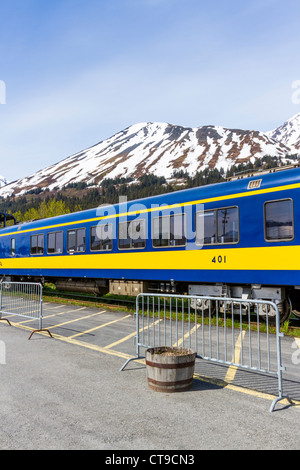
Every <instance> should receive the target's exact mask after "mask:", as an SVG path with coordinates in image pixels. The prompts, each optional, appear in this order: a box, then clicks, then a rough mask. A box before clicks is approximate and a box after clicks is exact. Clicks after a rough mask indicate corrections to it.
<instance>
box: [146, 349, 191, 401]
mask: <svg viewBox="0 0 300 470" xmlns="http://www.w3.org/2000/svg"><path fill="white" fill-rule="evenodd" d="M195 359H196V353H195V352H193V351H192V350H190V349H183V348H172V347H167V346H162V347H157V348H150V349H147V351H146V368H147V380H148V386H149V387H150V388H151V389H152V390H155V391H157V392H167V393H173V392H183V391H186V390H189V389H190V388H191V386H192V381H193V375H194V369H195Z"/></svg>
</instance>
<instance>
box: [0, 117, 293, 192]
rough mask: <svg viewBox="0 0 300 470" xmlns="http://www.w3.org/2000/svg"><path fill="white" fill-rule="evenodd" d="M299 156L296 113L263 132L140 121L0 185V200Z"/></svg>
mask: <svg viewBox="0 0 300 470" xmlns="http://www.w3.org/2000/svg"><path fill="white" fill-rule="evenodd" d="M295 153H297V154H299V155H300V113H299V114H298V115H296V116H294V117H293V118H291V119H290V120H288V121H287V122H286V123H284V124H283V125H282V126H280V127H278V128H277V129H274V130H273V131H270V132H267V133H263V132H259V131H248V130H242V129H227V128H225V127H222V126H212V125H208V126H201V127H196V128H191V127H183V126H178V125H173V124H169V123H164V122H141V123H138V124H134V125H132V126H130V127H128V128H127V129H124V130H122V131H120V132H118V133H117V134H115V135H113V136H112V137H110V138H108V139H106V140H103V141H102V142H99V143H98V144H96V145H94V146H93V147H90V148H88V149H86V150H82V151H80V152H78V153H76V154H75V155H71V156H69V157H67V158H66V159H64V160H62V161H60V162H58V163H55V164H54V165H51V166H49V167H48V168H45V169H42V170H40V171H37V172H36V173H34V174H32V175H30V176H27V177H25V178H22V179H20V180H18V181H15V182H12V183H10V184H7V185H6V186H5V187H2V188H1V187H0V196H4V197H5V196H8V195H10V194H13V193H14V194H16V195H21V194H24V193H25V192H27V191H29V190H31V189H36V188H38V187H40V188H49V189H50V191H51V190H53V189H54V188H56V187H58V188H62V187H63V186H65V185H67V184H69V183H72V182H83V181H84V182H86V183H88V184H95V185H99V184H101V181H103V179H105V178H116V177H132V178H133V179H134V180H136V179H138V177H139V176H142V175H144V174H149V173H151V174H155V175H157V176H164V177H165V178H166V179H170V178H171V177H172V174H173V173H174V171H176V170H184V171H186V172H188V173H189V174H190V175H193V174H195V173H196V172H197V171H201V170H204V169H206V168H209V169H214V168H217V169H218V170H220V169H221V168H223V169H224V171H226V170H227V169H229V168H230V167H231V166H232V165H234V164H239V163H248V162H252V163H254V161H255V160H256V159H260V158H262V157H264V156H267V155H269V156H273V157H280V158H281V159H282V161H285V157H286V155H291V154H295Z"/></svg>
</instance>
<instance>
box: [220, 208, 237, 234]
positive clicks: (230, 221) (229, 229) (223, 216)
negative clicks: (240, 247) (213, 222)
mask: <svg viewBox="0 0 300 470" xmlns="http://www.w3.org/2000/svg"><path fill="white" fill-rule="evenodd" d="M217 214H218V220H217V233H218V243H237V242H238V240H239V230H238V224H239V220H238V208H237V207H230V208H225V209H219V210H218V211H217Z"/></svg>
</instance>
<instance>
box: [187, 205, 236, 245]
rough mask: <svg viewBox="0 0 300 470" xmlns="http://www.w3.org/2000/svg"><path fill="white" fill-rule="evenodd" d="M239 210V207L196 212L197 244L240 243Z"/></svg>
mask: <svg viewBox="0 0 300 470" xmlns="http://www.w3.org/2000/svg"><path fill="white" fill-rule="evenodd" d="M238 241H239V212H238V208H237V207H224V208H222V209H214V210H207V211H203V212H197V213H196V245H221V244H223V243H224V244H225V243H238Z"/></svg>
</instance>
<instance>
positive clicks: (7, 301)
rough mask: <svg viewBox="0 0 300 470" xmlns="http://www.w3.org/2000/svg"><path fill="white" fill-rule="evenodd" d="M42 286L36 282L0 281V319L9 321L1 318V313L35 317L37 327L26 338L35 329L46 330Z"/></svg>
mask: <svg viewBox="0 0 300 470" xmlns="http://www.w3.org/2000/svg"><path fill="white" fill-rule="evenodd" d="M42 292H43V287H42V285H41V284H38V283H31V282H10V281H9V282H7V281H2V282H0V320H2V321H3V320H4V321H7V322H8V323H9V324H10V321H9V320H8V319H7V318H3V317H2V316H3V315H5V316H6V315H17V316H22V317H26V318H32V319H36V320H38V322H39V328H38V329H36V330H33V331H32V332H31V334H30V336H29V338H28V339H30V338H31V337H32V335H33V334H34V333H35V332H37V331H47V333H49V335H50V336H52V335H51V333H50V331H49V330H44V329H43V297H42Z"/></svg>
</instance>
